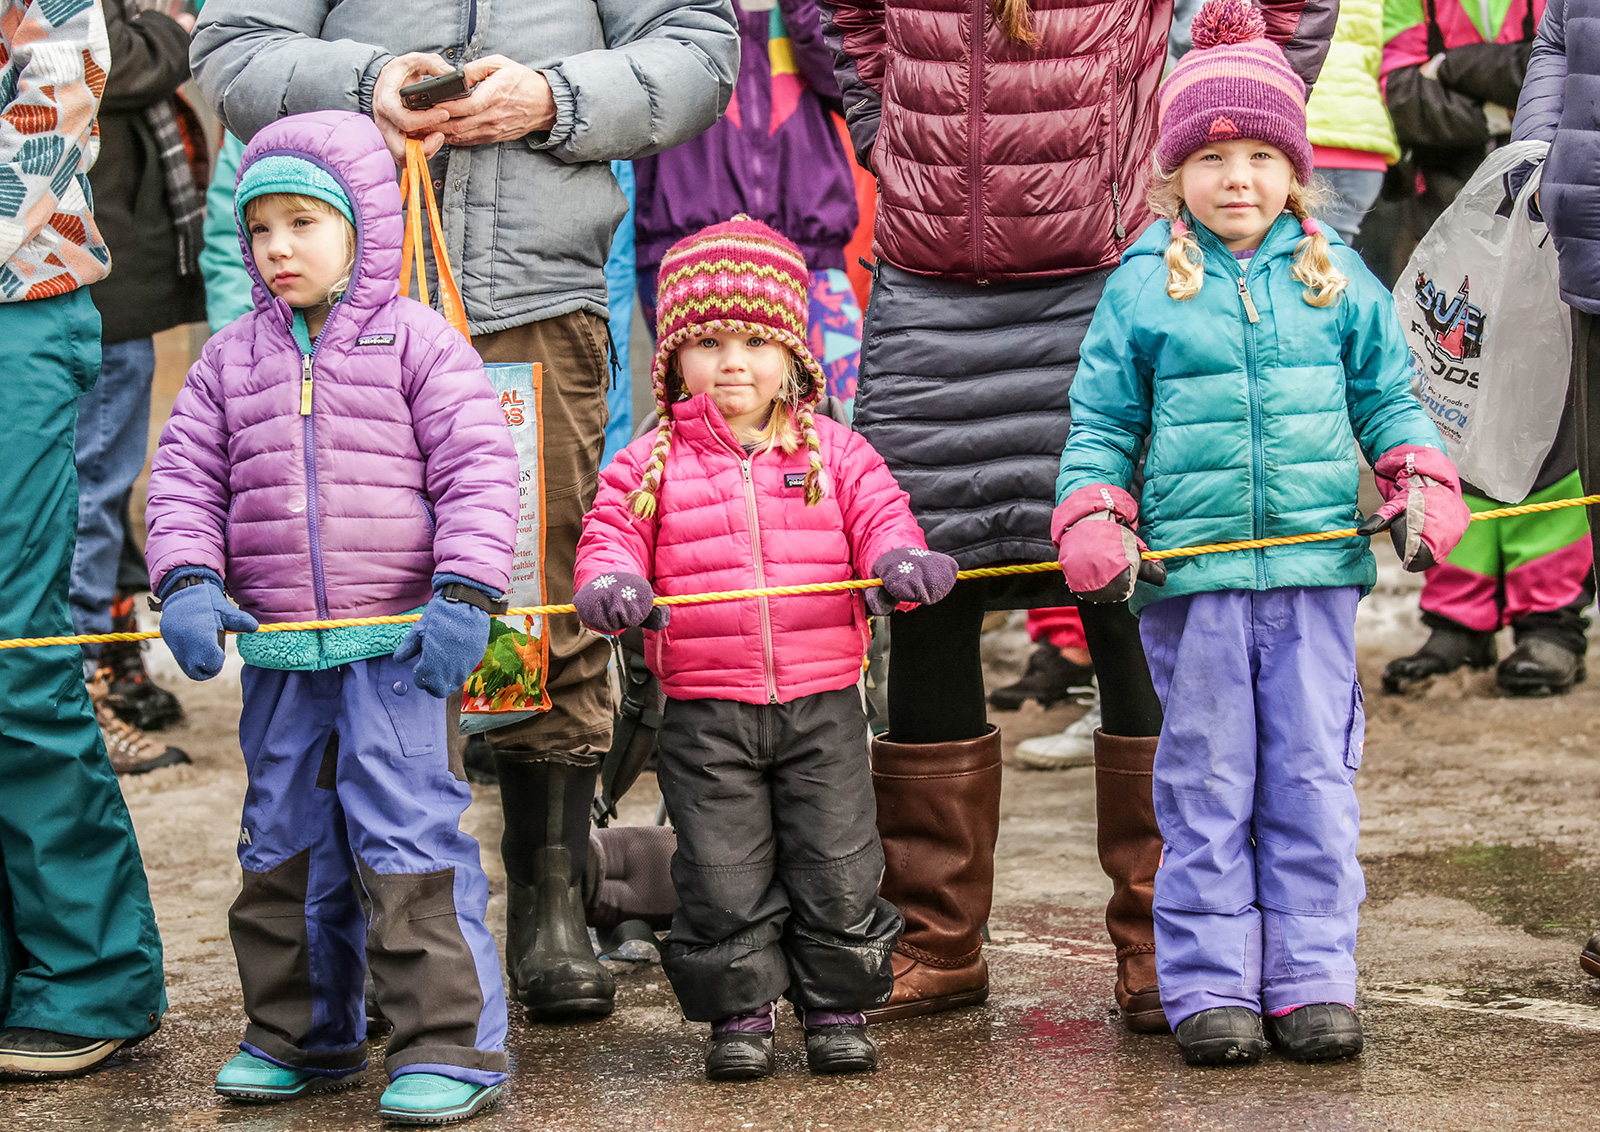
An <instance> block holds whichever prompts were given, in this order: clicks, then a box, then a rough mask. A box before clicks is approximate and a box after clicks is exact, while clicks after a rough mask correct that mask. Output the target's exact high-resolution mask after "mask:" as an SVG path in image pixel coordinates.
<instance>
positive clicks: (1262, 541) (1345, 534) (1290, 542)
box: [0, 495, 1600, 649]
mask: <svg viewBox="0 0 1600 1132" xmlns="http://www.w3.org/2000/svg"><path fill="white" fill-rule="evenodd" d="M1593 504H1600V495H1584V496H1580V497H1578V498H1577V499H1552V500H1550V501H1549V502H1546V503H1521V504H1518V505H1517V506H1515V507H1497V508H1495V509H1494V510H1493V511H1479V512H1477V513H1475V514H1474V515H1473V516H1472V521H1473V522H1474V523H1477V522H1483V521H1486V520H1489V519H1505V518H1508V517H1510V516H1512V515H1531V514H1533V513H1534V512H1537V511H1558V510H1560V509H1561V508H1563V507H1588V506H1591V505H1593ZM1355 536H1356V529H1355V528H1354V527H1342V528H1340V529H1339V530H1336V531H1322V532H1320V533H1318V534H1305V535H1279V536H1276V537H1274V538H1252V539H1245V540H1243V541H1241V542H1214V543H1207V544H1206V545H1204V546H1184V547H1178V548H1176V549H1173V550H1147V551H1145V552H1144V557H1145V558H1150V559H1157V558H1192V557H1194V556H1195V555H1199V554H1226V553H1228V552H1229V551H1233V550H1259V549H1262V548H1264V547H1269V546H1295V545H1297V544H1299V543H1303V542H1327V541H1329V540H1331V539H1341V538H1354V537H1355ZM1059 569H1061V565H1060V563H1057V562H1027V563H1021V564H1019V565H1015V566H980V567H978V568H977V569H975V570H962V571H959V572H958V573H957V574H956V577H957V578H962V579H965V578H999V577H1003V576H1005V575H1008V574H1045V573H1049V572H1050V571H1051V570H1059ZM881 585H883V583H882V582H880V581H879V580H878V579H877V578H854V579H851V580H850V581H845V582H807V583H805V584H804V585H798V586H768V587H767V588H765V589H759V590H718V591H716V592H713V593H704V594H676V595H671V596H665V595H664V596H660V597H657V598H656V604H657V605H709V604H710V603H712V602H716V601H740V600H743V599H745V598H753V597H792V596H795V595H797V594H829V593H840V592H843V591H847V590H866V589H871V588H872V587H874V586H881ZM576 612H577V607H576V606H573V605H529V606H519V607H517V608H515V609H508V610H506V616H508V617H540V616H543V615H545V614H556V613H576ZM421 619H422V614H420V613H399V614H396V615H394V616H392V617H341V618H337V619H335V620H331V621H285V622H280V623H278V624H275V625H263V626H261V628H260V629H258V630H257V632H261V633H291V632H298V631H300V630H305V629H344V628H348V627H351V626H355V625H405V624H408V623H410V622H412V621H420V620H421ZM160 635H161V634H160V633H87V634H84V635H82V636H76V637H18V638H16V639H14V640H8V641H0V649H31V648H41V647H43V646H45V645H90V644H110V643H111V642H113V641H148V640H152V639H154V638H156V637H159V636H160Z"/></svg>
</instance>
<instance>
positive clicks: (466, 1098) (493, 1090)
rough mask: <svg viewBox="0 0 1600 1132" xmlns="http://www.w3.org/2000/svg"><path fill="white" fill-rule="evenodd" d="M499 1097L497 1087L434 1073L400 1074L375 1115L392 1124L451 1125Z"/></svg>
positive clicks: (386, 1090)
mask: <svg viewBox="0 0 1600 1132" xmlns="http://www.w3.org/2000/svg"><path fill="white" fill-rule="evenodd" d="M499 1095H500V1086H499V1085H474V1084H472V1083H471V1082H468V1081H457V1080H456V1079H455V1078H454V1077H445V1076H443V1075H441V1074H438V1073H402V1074H401V1075H400V1076H398V1077H396V1078H395V1079H394V1081H393V1083H391V1084H390V1086H389V1087H388V1088H387V1089H385V1090H384V1091H383V1096H382V1097H381V1098H379V1100H378V1113H379V1115H381V1116H382V1117H383V1118H384V1119H385V1120H388V1121H391V1122H393V1123H395V1124H454V1123H455V1122H456V1121H458V1120H466V1119H467V1118H468V1117H472V1116H476V1115H478V1113H479V1112H481V1111H482V1110H483V1109H484V1108H486V1107H488V1106H489V1105H490V1104H492V1103H493V1102H494V1099H495V1098H496V1097H498V1096H499Z"/></svg>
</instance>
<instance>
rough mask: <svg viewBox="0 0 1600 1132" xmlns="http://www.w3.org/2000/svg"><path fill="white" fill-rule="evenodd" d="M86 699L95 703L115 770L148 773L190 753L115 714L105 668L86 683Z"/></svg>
mask: <svg viewBox="0 0 1600 1132" xmlns="http://www.w3.org/2000/svg"><path fill="white" fill-rule="evenodd" d="M89 700H90V702H91V703H93V704H94V718H95V722H96V723H98V724H99V725H100V733H101V734H102V735H103V736H105V741H106V754H107V755H109V756H110V758H111V769H112V770H114V771H116V772H117V773H118V774H148V773H149V772H150V771H152V770H160V769H161V768H162V767H167V766H177V765H179V764H180V763H186V762H189V761H190V759H189V756H188V755H187V754H186V753H185V752H183V751H181V750H179V749H178V748H177V747H170V746H163V745H162V744H159V743H157V742H156V741H155V740H154V739H152V738H150V736H148V735H146V734H145V733H144V732H143V731H141V730H140V729H139V728H137V727H135V726H133V724H131V723H124V722H123V721H122V720H120V719H118V718H117V715H116V713H115V712H114V711H112V710H111V704H110V703H109V701H108V698H107V691H106V680H105V671H104V669H102V670H101V672H100V674H99V675H97V676H96V677H95V679H94V681H93V682H92V683H91V684H90V685H89Z"/></svg>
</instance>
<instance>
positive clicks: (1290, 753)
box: [1139, 586, 1366, 1026]
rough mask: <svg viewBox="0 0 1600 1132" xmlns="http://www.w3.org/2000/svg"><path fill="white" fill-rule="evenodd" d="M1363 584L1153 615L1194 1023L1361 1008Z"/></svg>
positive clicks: (1180, 962)
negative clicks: (1220, 1013) (1319, 1006)
mask: <svg viewBox="0 0 1600 1132" xmlns="http://www.w3.org/2000/svg"><path fill="white" fill-rule="evenodd" d="M1360 596H1361V594H1360V590H1359V589H1357V588H1356V587H1353V586H1341V587H1330V588H1321V589H1316V588H1292V589H1277V590H1265V591H1254V592H1253V591H1248V590H1224V591H1221V592H1217V593H1199V594H1191V595H1189V596H1187V597H1177V598H1169V599H1167V600H1166V601H1158V602H1154V603H1152V604H1150V605H1147V606H1146V607H1145V608H1144V609H1143V610H1142V611H1141V612H1140V615H1139V631H1140V634H1141V636H1142V637H1143V638H1144V648H1145V655H1146V657H1148V658H1149V662H1150V675H1151V677H1152V678H1153V679H1154V681H1155V686H1156V694H1157V695H1159V696H1160V697H1161V706H1162V709H1163V711H1164V713H1165V722H1164V723H1163V724H1162V727H1161V740H1160V743H1159V744H1158V745H1157V747H1156V761H1155V806H1156V821H1157V823H1158V824H1159V825H1160V827H1161V837H1162V841H1163V843H1164V845H1163V854H1162V862H1161V867H1160V869H1159V870H1158V871H1157V873H1156V890H1155V921H1156V972H1157V976H1158V979H1159V982H1160V986H1161V1005H1162V1008H1163V1009H1164V1010H1165V1011H1166V1014H1167V1018H1168V1020H1169V1021H1170V1022H1171V1023H1172V1024H1173V1025H1174V1026H1176V1025H1177V1024H1178V1023H1179V1022H1181V1021H1183V1020H1184V1019H1185V1018H1187V1017H1189V1016H1190V1015H1191V1014H1197V1013H1199V1012H1200V1011H1202V1010H1209V1009H1211V1008H1213V1007H1218V1006H1246V1007H1249V1008H1250V1009H1252V1010H1257V1011H1267V1012H1271V1011H1276V1010H1284V1009H1286V1008H1288V1007H1291V1006H1298V1005H1301V1004H1304V1003H1312V1002H1342V1003H1345V1004H1346V1005H1349V1006H1354V1005H1355V1000H1356V964H1355V949H1356V918H1357V913H1358V911H1359V908H1360V905H1361V901H1362V900H1363V899H1364V898H1365V896H1366V884H1365V882H1364V881H1363V880H1362V876H1361V866H1360V865H1359V864H1358V863H1357V861H1356V837H1357V832H1358V822H1359V810H1358V808H1357V805H1356V793H1355V773H1356V769H1357V768H1358V767H1359V766H1360V765H1361V746H1362V740H1363V737H1364V735H1365V731H1366V716H1365V714H1364V713H1363V711H1362V707H1361V686H1360V684H1358V683H1357V682H1356V656H1355V651H1356V650H1355V617H1356V603H1357V601H1359V600H1360Z"/></svg>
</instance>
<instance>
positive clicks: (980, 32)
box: [967, 0, 989, 287]
mask: <svg viewBox="0 0 1600 1132" xmlns="http://www.w3.org/2000/svg"><path fill="white" fill-rule="evenodd" d="M986 10H987V5H986V4H985V3H984V0H972V51H971V53H970V54H971V60H972V61H971V64H970V66H971V68H972V82H971V90H970V92H969V93H970V97H969V98H968V100H967V101H968V106H967V168H968V170H969V179H970V184H971V193H972V203H971V205H970V206H969V213H970V214H969V217H968V222H969V232H968V236H969V238H970V239H971V241H972V273H973V275H974V276H975V277H976V278H977V282H978V286H980V287H984V286H987V285H988V283H989V280H988V279H986V278H984V270H985V269H984V262H983V156H982V151H983V139H982V138H981V137H980V136H979V130H980V129H981V127H982V122H983V110H982V103H983V37H984V31H985V29H984V15H985V12H986Z"/></svg>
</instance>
